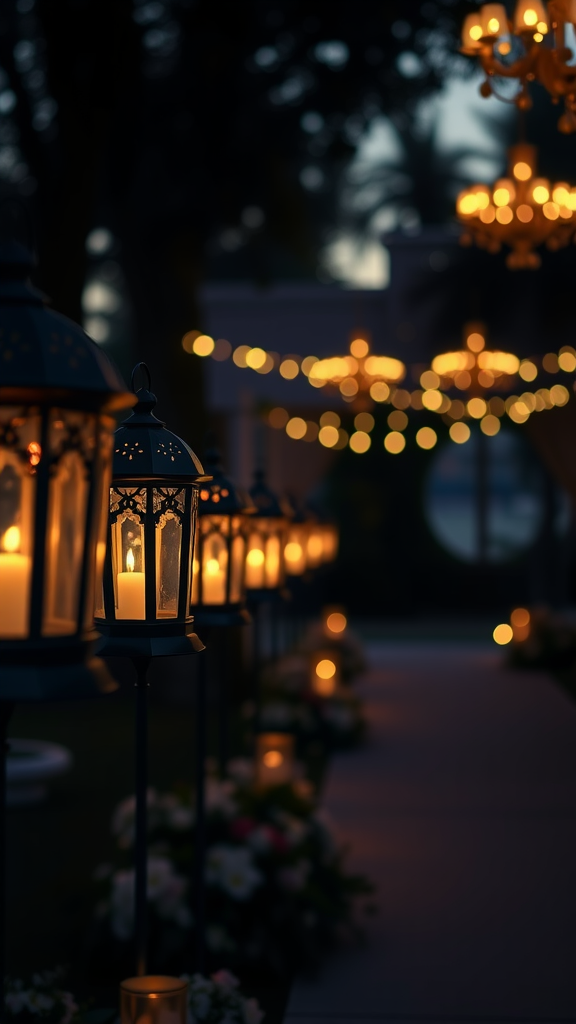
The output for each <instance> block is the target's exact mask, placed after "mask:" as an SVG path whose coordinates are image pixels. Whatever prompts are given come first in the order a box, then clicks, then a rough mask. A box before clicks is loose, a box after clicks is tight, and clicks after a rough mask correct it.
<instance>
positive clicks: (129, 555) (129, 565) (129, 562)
mask: <svg viewBox="0 0 576 1024" xmlns="http://www.w3.org/2000/svg"><path fill="white" fill-rule="evenodd" d="M126 572H134V552H133V550H132V548H128V551H127V552H126Z"/></svg>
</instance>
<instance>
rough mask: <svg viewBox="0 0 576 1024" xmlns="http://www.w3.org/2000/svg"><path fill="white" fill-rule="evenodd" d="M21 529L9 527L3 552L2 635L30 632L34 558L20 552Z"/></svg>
mask: <svg viewBox="0 0 576 1024" xmlns="http://www.w3.org/2000/svg"><path fill="white" fill-rule="evenodd" d="M19 547H20V530H19V528H18V527H17V526H9V527H8V529H7V530H6V533H5V534H4V536H3V537H2V549H3V550H2V551H1V552H0V636H5V637H23V636H26V635H27V633H28V609H29V604H30V575H31V570H32V561H31V559H30V558H29V557H28V555H22V554H20V553H19V551H18V548H19Z"/></svg>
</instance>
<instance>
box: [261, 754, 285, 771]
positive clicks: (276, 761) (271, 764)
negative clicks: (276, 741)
mask: <svg viewBox="0 0 576 1024" xmlns="http://www.w3.org/2000/svg"><path fill="white" fill-rule="evenodd" d="M262 760H263V762H264V764H265V765H266V767H267V768H279V767H280V765H281V764H282V762H283V760H284V758H283V757H282V754H281V753H280V751H279V750H267V751H266V753H265V754H264V757H263V758H262Z"/></svg>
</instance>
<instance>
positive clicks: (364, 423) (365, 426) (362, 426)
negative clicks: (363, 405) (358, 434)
mask: <svg viewBox="0 0 576 1024" xmlns="http://www.w3.org/2000/svg"><path fill="white" fill-rule="evenodd" d="M374 423H375V420H374V417H373V415H372V413H371V412H359V413H358V415H357V416H355V417H354V426H355V427H356V430H365V431H366V433H367V434H369V433H370V431H371V430H374Z"/></svg>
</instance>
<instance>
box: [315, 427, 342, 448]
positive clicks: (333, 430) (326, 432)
mask: <svg viewBox="0 0 576 1024" xmlns="http://www.w3.org/2000/svg"><path fill="white" fill-rule="evenodd" d="M338 437H339V434H338V428H337V427H331V426H327V427H321V429H320V431H319V433H318V440H319V441H320V444H321V445H324V447H325V448H333V447H334V445H335V444H337V443H338Z"/></svg>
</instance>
